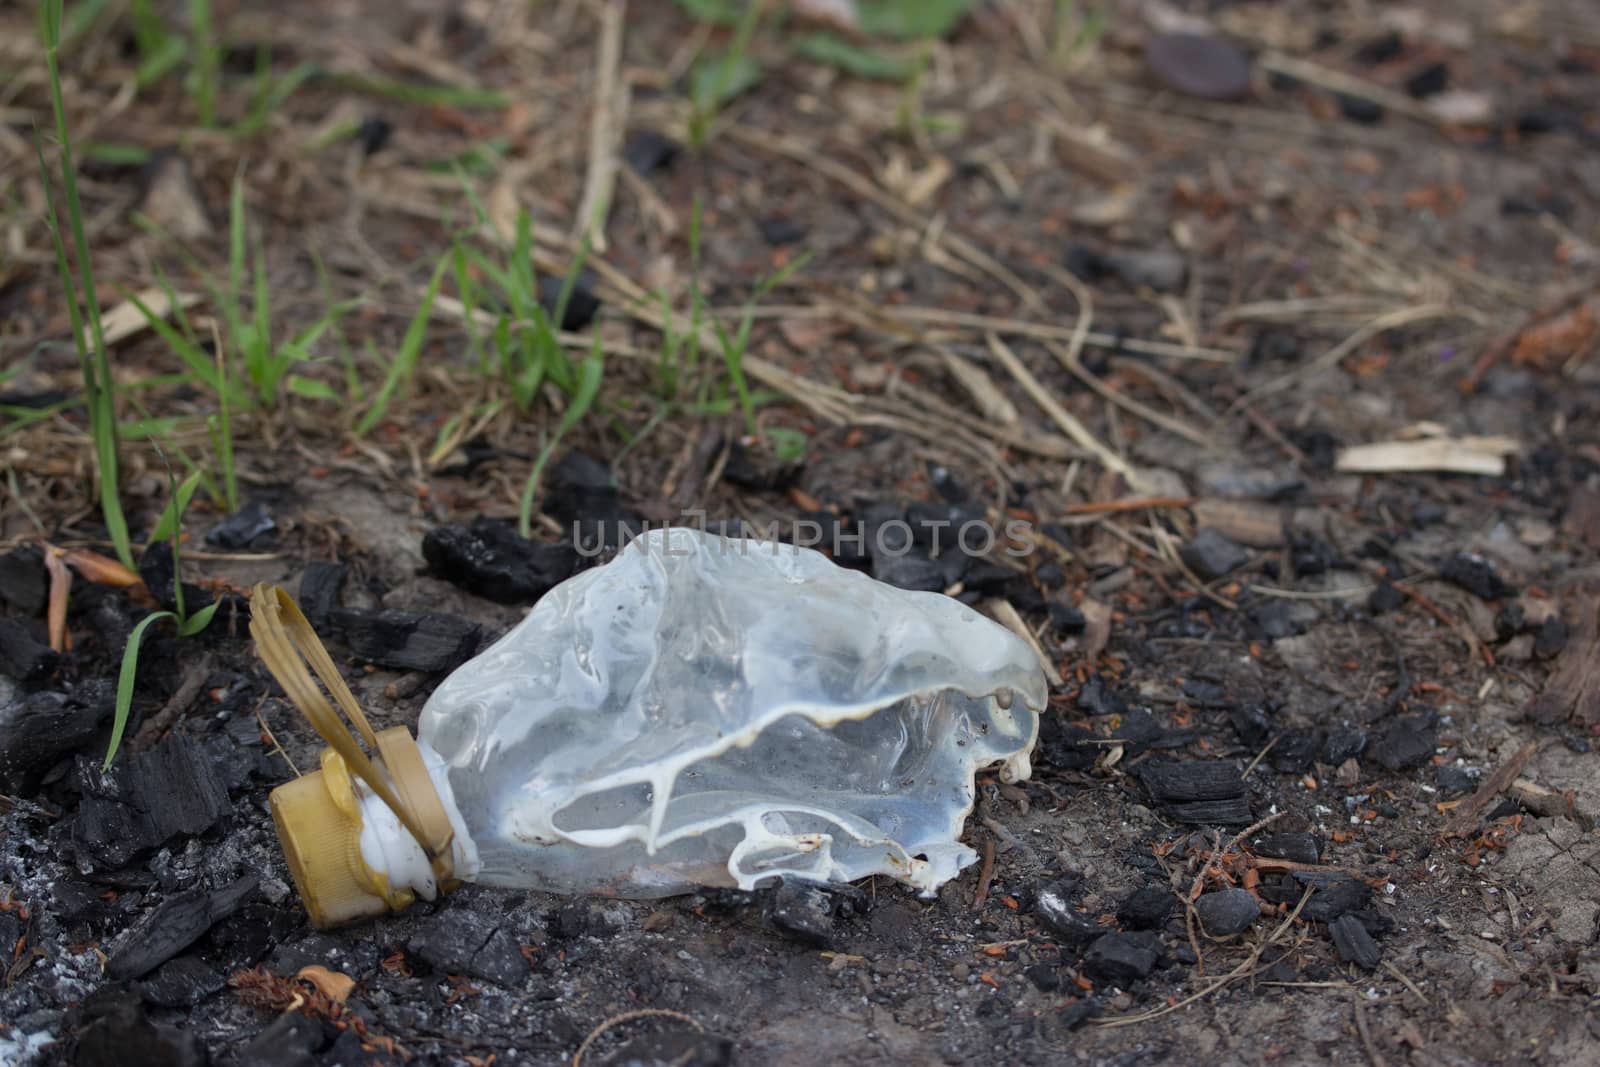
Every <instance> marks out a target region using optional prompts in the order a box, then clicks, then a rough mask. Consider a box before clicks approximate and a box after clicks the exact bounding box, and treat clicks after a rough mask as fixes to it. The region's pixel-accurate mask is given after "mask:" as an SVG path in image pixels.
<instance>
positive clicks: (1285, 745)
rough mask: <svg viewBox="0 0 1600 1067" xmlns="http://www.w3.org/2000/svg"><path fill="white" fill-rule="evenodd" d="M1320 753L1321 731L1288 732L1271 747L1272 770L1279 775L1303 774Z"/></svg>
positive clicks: (1280, 736)
mask: <svg viewBox="0 0 1600 1067" xmlns="http://www.w3.org/2000/svg"><path fill="white" fill-rule="evenodd" d="M1320 751H1322V731H1320V730H1288V731H1285V732H1284V733H1283V734H1281V735H1279V737H1278V743H1277V744H1276V745H1273V746H1272V753H1271V756H1270V758H1271V760H1272V769H1273V770H1275V771H1277V772H1278V773H1279V774H1304V773H1306V772H1307V771H1309V770H1310V769H1311V765H1312V764H1313V763H1315V762H1316V761H1317V753H1318V752H1320Z"/></svg>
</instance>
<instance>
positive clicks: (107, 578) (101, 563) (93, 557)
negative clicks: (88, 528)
mask: <svg viewBox="0 0 1600 1067" xmlns="http://www.w3.org/2000/svg"><path fill="white" fill-rule="evenodd" d="M61 558H62V560H63V561H65V562H66V563H67V564H68V565H69V566H71V567H72V569H73V570H75V571H77V572H78V573H79V574H81V575H83V576H84V577H85V578H87V579H88V580H89V581H91V582H97V583H99V584H100V585H111V586H115V587H117V588H118V589H127V588H129V587H131V586H135V585H138V584H139V583H140V582H141V581H143V579H142V578H140V577H139V576H138V575H137V574H135V573H134V572H133V571H130V570H129V569H128V568H126V567H124V566H123V565H122V564H120V563H118V562H117V561H116V560H114V559H111V558H109V557H107V556H102V555H100V553H98V552H90V551H89V550H88V549H83V548H74V549H70V550H69V551H66V552H63V553H62V554H61Z"/></svg>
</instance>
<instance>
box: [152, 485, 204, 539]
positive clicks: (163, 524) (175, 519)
mask: <svg viewBox="0 0 1600 1067" xmlns="http://www.w3.org/2000/svg"><path fill="white" fill-rule="evenodd" d="M169 480H170V475H169ZM199 487H200V472H199V471H198V470H192V471H190V473H189V476H188V477H187V478H185V479H184V480H183V481H182V482H181V483H179V485H178V487H177V489H176V490H174V491H173V494H172V497H171V498H170V499H169V500H168V501H167V506H166V507H164V508H162V509H161V518H159V519H157V520H156V527H155V529H154V530H151V531H150V544H156V543H158V542H160V541H165V540H167V539H168V538H170V537H172V536H173V535H174V534H175V533H177V531H178V523H179V522H181V521H182V519H183V513H184V512H185V511H187V510H188V508H189V501H191V500H193V499H194V491H195V490H196V489H198V488H199Z"/></svg>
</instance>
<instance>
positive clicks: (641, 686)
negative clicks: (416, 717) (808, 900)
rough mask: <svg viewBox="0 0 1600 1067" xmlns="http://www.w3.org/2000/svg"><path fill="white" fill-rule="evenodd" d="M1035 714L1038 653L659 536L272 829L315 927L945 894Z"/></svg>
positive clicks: (832, 579)
mask: <svg viewBox="0 0 1600 1067" xmlns="http://www.w3.org/2000/svg"><path fill="white" fill-rule="evenodd" d="M261 595H262V593H261V590H258V597H260V596H261ZM279 596H280V597H281V599H282V601H284V602H286V603H288V605H289V606H290V607H292V602H288V601H287V597H286V596H283V595H282V594H281V593H280V594H279ZM271 610H276V609H271ZM294 614H296V615H298V612H297V611H296V612H295V613H294ZM258 616H261V612H260V611H258ZM301 621H303V618H302V619H301ZM307 630H309V627H307ZM258 640H259V635H258ZM318 650H319V651H320V645H319V646H318ZM263 655H264V658H265V657H266V655H267V653H266V652H265V651H264V652H263ZM324 656H325V653H324ZM276 658H278V659H279V660H280V662H281V659H282V657H281V656H278V657H276ZM271 662H272V661H271V659H269V665H270V664H271ZM313 663H315V660H314V659H313ZM327 667H328V668H330V669H331V663H329V664H327ZM274 671H275V673H279V675H280V679H281V678H282V672H280V671H278V670H277V668H276V667H275V668H274ZM333 674H334V677H335V678H337V672H336V671H335V672H333ZM322 676H323V680H324V682H325V683H329V684H330V686H331V685H332V683H331V682H329V678H328V676H327V673H323V674H322ZM285 687H286V689H290V687H289V685H288V684H286V686H285ZM290 693H291V696H292V697H293V696H295V690H294V689H290ZM301 695H302V696H304V693H303V690H302V693H301ZM316 695H317V696H318V697H319V698H320V693H318V694H316ZM335 696H336V697H339V693H338V692H337V690H336V691H335ZM1045 699H1046V684H1045V680H1044V677H1043V674H1042V672H1041V670H1040V666H1039V663H1038V660H1037V658H1036V657H1035V654H1034V653H1033V651H1032V650H1031V649H1030V648H1029V647H1028V646H1027V645H1026V644H1025V643H1024V642H1023V641H1022V640H1020V639H1019V638H1018V637H1016V636H1015V635H1014V634H1012V633H1011V632H1010V631H1009V630H1006V629H1005V628H1004V627H1002V626H1000V625H998V624H996V623H994V622H992V621H990V620H988V619H986V618H984V617H983V616H981V615H979V614H977V613H976V612H974V611H972V610H971V609H970V608H968V607H966V606H965V605H963V604H961V603H960V602H958V601H956V600H954V599H951V598H949V597H945V596H943V595H941V594H938V593H921V592H908V591H906V590H902V589H897V588H894V587H892V586H888V585H884V584H883V583H880V582H876V581H874V580H872V579H871V578H868V577H867V576H865V575H863V574H860V573H858V572H855V571H850V570H846V569H844V568H841V567H838V566H836V565H835V564H833V563H832V562H831V561H830V560H828V559H827V558H826V557H825V556H823V555H822V554H821V553H818V552H815V551H812V550H810V549H805V548H796V547H793V546H788V545H781V544H774V543H770V542H760V541H750V540H742V539H733V538H724V537H720V536H717V535H714V534H706V533H702V532H697V531H694V530H689V529H672V530H655V531H651V532H649V533H647V534H645V535H644V536H642V537H640V538H638V539H635V540H634V541H633V542H632V543H631V544H630V545H629V546H628V547H627V548H626V549H624V550H623V551H622V552H621V553H620V554H619V555H618V557H617V558H616V559H615V560H613V561H612V562H610V563H608V564H606V565H605V566H603V567H598V568H595V569H593V570H590V571H586V572H584V573H582V574H580V575H578V576H576V577H574V578H571V579H569V580H568V581H566V582H564V583H563V584H562V585H560V586H558V587H557V588H556V589H554V590H552V591H551V592H550V593H548V594H547V595H546V596H545V597H544V598H543V599H541V600H540V601H539V603H538V604H537V605H536V606H535V607H534V609H533V610H532V611H531V612H530V613H529V614H528V616H527V618H526V619H524V620H523V621H522V623H520V624H519V625H518V626H516V627H515V628H514V629H512V630H511V631H510V632H509V633H507V634H506V635H505V636H504V637H502V638H501V639H500V640H499V641H497V642H496V643H495V644H494V645H493V646H491V647H490V648H489V649H487V650H485V651H484V652H482V653H481V654H480V655H478V656H477V657H476V658H475V659H473V660H471V661H470V662H468V663H466V664H465V665H463V666H462V667H461V668H459V669H458V670H457V671H456V672H455V673H454V674H452V675H451V676H450V677H449V678H447V679H446V680H445V681H444V683H443V684H442V685H440V687H439V688H438V690H437V691H436V692H435V693H434V694H433V696H432V698H431V699H430V700H429V701H428V703H427V705H426V706H425V707H424V708H423V711H422V715H421V719H420V721H419V723H418V730H417V739H416V742H415V743H414V745H412V744H411V742H410V737H409V735H408V734H406V733H405V731H404V730H403V728H398V727H397V728H394V729H391V730H388V731H385V732H384V734H383V735H382V736H381V737H376V736H375V737H373V738H372V739H371V740H369V746H371V747H375V748H377V749H379V751H380V752H381V753H382V755H383V767H382V768H379V767H377V766H375V765H369V768H370V769H371V770H372V771H373V774H374V777H369V776H368V775H367V774H366V773H364V772H361V769H360V768H357V771H358V773H355V774H353V775H352V774H350V773H348V772H349V770H350V767H349V764H350V762H351V760H353V759H355V758H358V757H359V756H360V754H359V752H356V753H353V754H352V753H350V752H349V749H351V748H353V747H354V746H353V742H351V739H350V737H349V734H348V733H347V732H345V731H343V729H342V728H340V733H341V734H342V736H343V742H344V745H343V747H341V748H340V751H339V752H337V753H335V752H329V753H326V754H325V756H324V760H323V771H322V775H323V780H322V781H321V782H314V783H308V782H307V779H308V778H314V777H316V776H314V775H308V776H306V777H305V778H301V779H298V780H297V781H296V782H291V783H289V784H288V785H286V786H283V787H280V790H279V791H278V792H282V791H284V790H298V792H299V794H300V799H296V798H294V797H286V798H283V801H282V802H280V798H279V796H278V792H275V793H274V798H273V801H274V803H273V808H274V813H275V815H276V817H277V819H278V825H279V833H280V837H281V838H282V840H283V843H284V847H285V851H286V853H287V854H288V855H289V858H290V866H291V869H292V870H293V871H294V874H295V879H296V882H297V883H298V885H299V888H300V891H301V896H302V899H303V900H304V901H305V902H306V904H307V907H308V909H309V910H310V911H311V912H312V917H313V920H314V921H317V922H318V924H319V925H334V924H336V923H338V922H341V921H347V920H348V919H351V918H355V917H359V916H361V915H370V914H379V913H381V912H383V911H386V910H390V909H393V908H397V907H400V906H404V904H405V903H408V902H409V900H410V899H411V898H413V897H423V898H424V899H432V898H433V897H434V895H436V894H437V893H438V892H441V891H447V890H448V889H449V888H451V887H452V886H453V885H454V884H455V883H456V882H459V881H473V882H478V883H483V884H489V885H496V886H508V887H518V888H537V889H545V890H554V891H558V892H566V893H594V894H604V895H613V896H624V897H658V896H666V895H670V894H674V893H682V892H687V891H690V890H693V889H695V888H697V887H701V886H739V887H741V888H745V889H749V888H753V887H755V886H756V885H758V884H760V883H762V882H764V881H765V880H768V879H771V878H773V877H775V876H788V877H799V878H806V879H812V880H817V881H832V882H845V881H853V880H855V879H858V878H862V877H865V876H867V875H870V874H884V875H888V876H890V877H892V878H895V879H897V880H899V881H901V882H903V883H905V884H907V885H909V886H913V887H915V888H917V889H919V890H922V891H924V892H931V891H932V890H934V889H935V888H937V887H938V886H939V885H941V884H942V883H944V882H945V881H947V880H949V879H950V878H952V877H954V876H955V875H956V873H957V872H959V871H960V870H961V869H962V868H963V867H965V866H966V865H968V864H970V863H971V862H972V861H973V860H974V859H975V858H976V857H975V855H974V853H973V852H972V850H971V849H969V848H968V847H966V846H965V845H963V844H961V843H960V840H959V838H960V834H961V829H962V826H963V823H964V822H965V819H966V816H967V814H968V813H969V812H970V811H971V809H972V805H973V799H974V781H973V779H974V774H975V773H976V772H977V771H978V770H981V769H983V768H986V767H998V768H999V773H1000V777H1001V779H1002V780H1003V781H1017V780H1020V779H1024V778H1026V777H1028V774H1029V770H1030V768H1029V754H1030V752H1031V750H1032V748H1033V744H1034V740H1035V738H1036V736H1037V733H1038V724H1039V719H1038V712H1039V711H1040V710H1041V709H1043V707H1044V706H1045ZM296 702H297V703H299V704H301V706H302V709H305V706H306V705H305V702H304V701H303V700H301V699H297V700H296ZM340 704H341V706H343V707H344V708H345V710H346V712H347V713H349V712H350V711H351V709H352V708H353V707H354V701H353V699H351V700H349V701H348V702H347V701H346V700H344V699H342V698H341V699H340ZM322 708H323V709H324V710H326V709H327V705H326V702H325V701H324V702H323V704H322ZM310 714H311V713H310V712H309V711H308V715H310ZM329 714H330V715H331V710H330V711H329ZM359 715H360V712H359V710H356V711H355V712H354V715H352V718H353V719H355V718H357V717H358V716H359ZM313 721H314V722H316V721H317V720H316V718H315V717H314V716H313ZM357 725H358V726H359V727H361V728H362V732H363V736H366V735H367V734H369V733H370V728H366V727H365V723H364V720H363V721H359V722H358V723H357ZM318 729H319V731H321V732H322V733H323V736H324V737H325V738H328V739H329V741H330V744H335V745H336V747H340V745H339V743H338V742H339V739H338V738H335V737H332V736H330V733H329V731H328V730H327V729H325V728H324V726H323V725H319V726H318ZM407 746H410V747H407ZM413 753H414V754H415V755H413ZM396 767H399V768H400V770H399V771H398V772H397V771H396ZM386 785H387V786H389V787H390V788H387V789H385V788H384V787H385V786H386ZM382 792H388V793H389V794H390V795H389V797H387V798H386V797H384V796H382V795H380V794H381V793H382ZM324 795H326V796H327V797H328V798H330V799H331V800H332V805H331V806H330V804H329V801H328V800H325V799H323V797H324ZM396 801H398V803H396ZM423 808H426V809H427V812H425V813H424V812H423V811H422V809H423ZM407 809H410V810H407ZM334 810H336V811H337V812H338V813H339V815H338V817H337V819H336V820H335V821H336V822H339V826H338V831H339V834H341V835H342V837H340V840H339V842H338V843H336V844H332V845H328V846H327V847H323V846H322V845H321V844H319V842H322V841H323V840H324V838H325V837H326V835H327V834H328V832H329V831H328V830H327V825H328V817H327V816H326V814H325V813H327V812H330V811H334ZM319 849H320V851H319ZM341 865H342V866H341ZM336 884H337V885H338V886H339V888H337V889H335V888H334V886H335V885H336Z"/></svg>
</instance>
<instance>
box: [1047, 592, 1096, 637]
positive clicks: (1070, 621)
mask: <svg viewBox="0 0 1600 1067" xmlns="http://www.w3.org/2000/svg"><path fill="white" fill-rule="evenodd" d="M1049 611H1050V625H1051V626H1052V627H1054V628H1055V630H1056V632H1057V633H1062V634H1081V633H1083V631H1084V628H1085V627H1086V626H1088V625H1089V620H1088V619H1086V618H1084V614H1083V612H1081V611H1079V610H1078V609H1077V608H1075V607H1073V606H1072V605H1071V604H1063V603H1062V602H1061V601H1059V600H1052V601H1050V608H1049Z"/></svg>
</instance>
